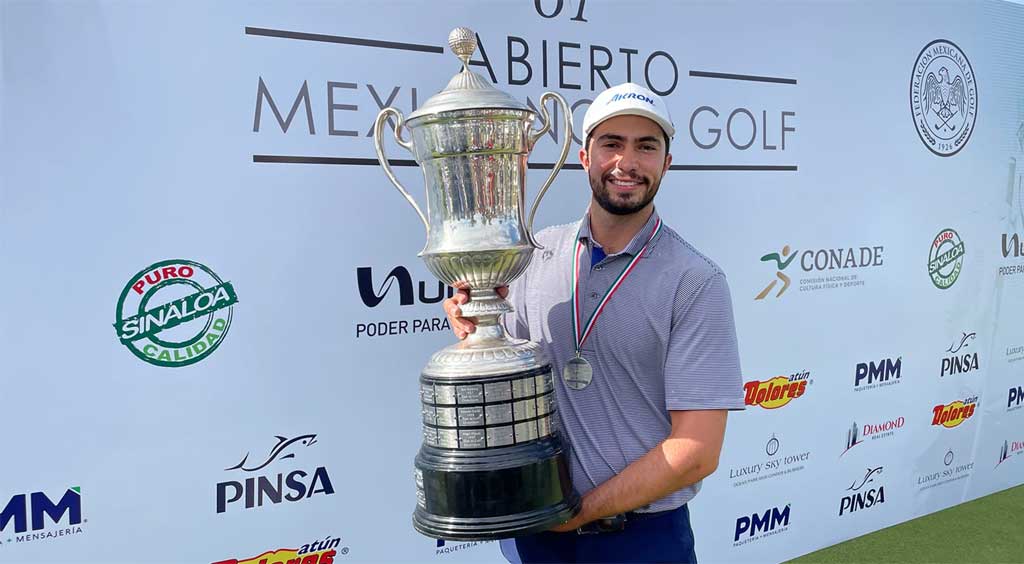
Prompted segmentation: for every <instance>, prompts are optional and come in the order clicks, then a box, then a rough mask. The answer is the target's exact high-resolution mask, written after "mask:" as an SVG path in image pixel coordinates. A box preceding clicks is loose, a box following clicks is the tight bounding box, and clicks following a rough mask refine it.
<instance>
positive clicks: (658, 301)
mask: <svg viewBox="0 0 1024 564" xmlns="http://www.w3.org/2000/svg"><path fill="white" fill-rule="evenodd" d="M657 219H658V215H657V212H655V213H654V214H652V215H651V219H650V220H649V221H648V222H647V224H646V225H644V227H643V229H641V230H640V232H639V233H637V235H636V236H635V237H634V238H633V240H632V241H631V242H630V243H629V245H628V246H626V248H625V249H623V250H622V252H619V253H615V254H612V255H608V256H606V257H605V258H604V259H602V260H601V261H600V262H598V263H597V264H596V265H591V257H590V252H591V250H592V248H593V245H595V244H596V243H595V242H593V241H592V240H591V238H590V218H589V215H586V216H584V217H583V219H582V220H581V221H577V222H575V223H571V224H568V225H559V226H555V227H549V228H547V229H544V230H543V231H541V232H540V233H539V234H538V235H537V239H538V242H539V243H540V244H541V245H543V246H544V248H543V249H540V250H537V251H536V252H535V253H534V255H533V261H532V262H531V263H530V266H529V268H528V269H527V270H526V272H525V273H524V274H523V275H522V276H520V277H519V278H518V279H516V280H515V281H514V282H513V283H512V285H511V287H510V293H509V300H510V301H511V303H512V305H513V307H515V310H516V311H515V312H514V313H511V314H509V315H508V316H507V317H506V319H505V325H506V327H507V328H508V330H509V332H510V333H512V334H513V335H514V336H516V337H519V338H522V339H530V340H533V341H535V342H537V343H540V345H541V346H542V347H543V348H544V352H545V353H546V354H547V356H548V359H549V360H550V361H551V363H552V365H553V366H552V368H553V370H554V381H555V390H556V391H555V395H556V397H557V398H558V425H559V426H560V428H561V430H562V436H563V438H565V439H566V440H567V441H568V443H569V446H570V448H571V451H572V454H571V472H572V480H573V485H575V487H576V489H577V490H578V491H579V492H580V493H581V494H583V493H586V492H588V491H590V490H591V489H593V488H594V487H596V486H598V485H599V484H601V483H603V482H605V481H607V480H608V479H610V478H611V477H612V476H614V475H615V474H617V473H619V472H621V471H622V470H623V469H625V468H626V466H628V465H629V464H630V463H631V462H633V461H634V460H637V459H638V458H640V457H642V456H643V455H644V454H646V453H647V452H648V451H649V450H651V449H652V448H654V447H655V446H657V445H658V443H660V442H661V441H662V440H664V439H665V438H666V437H668V435H669V432H670V431H671V428H672V424H671V418H670V416H669V411H672V410H695V409H743V407H744V404H743V382H742V377H741V374H740V362H739V352H738V350H737V346H736V329H735V326H734V323H733V314H732V302H731V299H730V297H729V287H728V285H727V284H726V281H725V274H724V273H723V272H722V271H721V269H719V268H718V266H717V265H716V264H715V263H713V262H711V260H710V259H708V258H707V257H705V256H704V255H702V254H700V253H699V252H697V250H696V249H694V248H693V247H691V246H690V244H689V243H687V242H686V241H685V240H683V238H682V237H680V236H679V235H678V234H677V233H676V232H675V231H673V230H672V229H670V228H668V227H667V226H662V228H661V231H660V232H659V233H658V235H657V236H655V238H654V239H653V240H651V243H650V246H649V247H648V249H647V252H646V253H645V254H644V256H643V257H642V258H640V260H639V261H637V264H636V266H635V267H634V269H633V271H632V273H631V274H630V275H629V277H628V278H627V279H626V280H625V282H624V283H623V284H622V286H620V287H619V289H618V291H616V293H615V294H614V295H613V296H612V298H611V300H610V301H609V302H608V304H607V305H606V306H605V309H604V312H603V313H602V314H601V316H600V317H599V318H598V320H597V321H596V323H595V325H594V329H593V331H592V332H591V334H590V337H589V338H588V339H587V341H586V343H584V345H583V357H584V358H586V359H587V361H588V362H589V363H590V364H591V365H592V366H593V369H594V377H593V381H592V382H591V383H590V384H589V385H588V386H587V387H585V388H583V389H581V390H574V389H572V388H570V387H568V386H567V385H566V384H565V382H564V381H563V380H562V369H563V367H564V366H565V363H566V362H567V361H568V360H569V359H570V358H572V357H574V356H575V355H576V347H575V342H574V338H573V332H572V305H571V299H572V289H571V282H570V281H571V278H572V258H573V252H574V251H575V242H576V234H577V231H578V232H579V236H580V239H581V240H582V241H583V242H584V243H585V244H586V251H585V252H584V253H583V257H582V259H581V268H580V270H581V272H580V293H581V296H580V302H581V306H580V307H581V312H580V313H581V318H582V319H583V322H584V323H585V322H586V320H587V319H589V317H590V314H591V313H592V312H593V311H594V309H595V308H596V307H597V305H598V302H600V300H601V298H602V297H604V295H605V293H606V292H607V290H608V288H609V287H610V286H611V285H612V283H613V282H614V281H615V279H616V278H617V277H618V275H619V274H620V273H621V272H622V270H623V268H625V267H626V265H627V264H628V263H629V261H630V260H631V259H632V258H633V257H634V256H635V255H636V254H637V253H638V252H639V251H640V249H641V248H642V247H643V246H644V243H646V242H647V240H648V238H649V237H650V235H651V233H653V232H654V227H655V222H656V220H657ZM699 489H700V484H699V483H697V484H694V485H693V486H689V487H686V488H683V489H682V490H679V491H677V492H675V493H673V494H670V495H668V496H666V497H664V498H662V499H660V500H657V501H655V502H654V503H652V504H650V505H649V506H647V507H645V508H641V510H642V511H663V510H666V509H673V508H676V507H679V506H680V505H682V504H684V503H686V502H688V501H689V500H690V499H693V497H694V496H695V495H696V494H697V491H698V490H699Z"/></svg>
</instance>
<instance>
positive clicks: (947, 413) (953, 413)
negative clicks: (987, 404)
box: [932, 396, 978, 429]
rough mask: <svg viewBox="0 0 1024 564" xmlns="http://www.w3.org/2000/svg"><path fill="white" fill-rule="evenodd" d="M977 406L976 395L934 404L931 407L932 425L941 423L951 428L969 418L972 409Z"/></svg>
mask: <svg viewBox="0 0 1024 564" xmlns="http://www.w3.org/2000/svg"><path fill="white" fill-rule="evenodd" d="M977 406H978V397H977V396H974V397H969V398H967V399H964V400H956V401H954V402H953V403H949V404H946V405H942V404H939V405H936V406H935V407H933V408H932V425H942V426H943V427H946V428H948V429H952V428H953V427H956V426H957V425H959V424H961V423H963V422H964V421H967V420H968V419H970V418H971V416H972V415H974V410H975V408H976V407H977Z"/></svg>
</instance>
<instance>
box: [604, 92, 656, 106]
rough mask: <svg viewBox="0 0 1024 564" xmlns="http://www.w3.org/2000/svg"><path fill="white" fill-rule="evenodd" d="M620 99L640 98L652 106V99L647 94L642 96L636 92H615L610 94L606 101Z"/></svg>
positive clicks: (610, 101)
mask: <svg viewBox="0 0 1024 564" xmlns="http://www.w3.org/2000/svg"><path fill="white" fill-rule="evenodd" d="M621 100H640V101H641V102H647V103H648V104H650V105H652V106H653V105H654V100H652V99H650V98H648V97H647V96H644V95H643V94H637V93H636V92H629V93H627V94H616V95H614V96H612V99H611V100H608V103H609V104H611V103H612V102H618V101H621Z"/></svg>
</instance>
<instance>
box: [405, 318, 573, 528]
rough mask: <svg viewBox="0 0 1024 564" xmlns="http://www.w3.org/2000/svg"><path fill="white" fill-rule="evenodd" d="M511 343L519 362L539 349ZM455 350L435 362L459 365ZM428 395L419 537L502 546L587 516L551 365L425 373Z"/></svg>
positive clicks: (420, 458) (419, 468)
mask: <svg viewBox="0 0 1024 564" xmlns="http://www.w3.org/2000/svg"><path fill="white" fill-rule="evenodd" d="M498 329H500V327H499V328H498ZM461 344H462V345H466V343H461ZM505 344H506V347H507V348H510V349H518V353H519V354H512V353H511V351H508V352H509V356H513V357H516V356H520V357H521V356H524V355H525V356H530V357H532V358H536V357H533V354H534V353H536V352H539V351H538V350H537V349H536V345H535V344H534V343H530V342H528V341H507V342H506V343H505ZM468 345H470V346H469V347H466V348H470V349H471V348H473V347H472V343H469V344H468ZM458 346H459V345H456V347H458ZM491 350H492V351H493V350H494V349H491ZM445 352H446V351H439V352H438V353H437V355H435V360H437V358H438V357H441V358H450V357H446V355H445ZM449 354H450V351H449ZM498 356H504V355H502V354H500V352H499V354H498ZM520 360H522V359H520ZM420 390H421V400H422V409H423V435H424V444H423V446H422V447H421V448H420V452H419V454H418V455H417V456H416V498H417V500H416V501H417V503H416V511H415V513H414V515H413V525H414V526H415V528H416V530H418V531H419V532H421V533H423V534H425V535H427V536H430V537H434V538H443V539H450V540H492V539H500V538H510V537H515V536H522V535H527V534H532V533H536V532H541V531H545V530H547V529H550V528H551V527H553V526H555V525H558V524H559V523H563V522H565V521H567V520H569V519H570V518H572V517H573V516H574V515H576V513H578V512H579V510H580V496H579V494H577V493H576V491H575V490H574V489H573V487H572V484H571V482H570V480H569V465H568V460H567V453H566V452H565V451H564V449H563V447H562V441H561V439H560V437H559V434H558V433H557V429H556V428H555V424H554V420H553V418H554V413H555V398H554V385H553V383H552V381H551V365H550V364H547V363H545V364H544V365H543V366H540V367H539V368H531V369H527V370H521V371H519V372H514V373H511V374H495V375H488V376H480V377H466V376H461V377H457V378H452V377H450V376H449V377H444V376H440V377H439V376H431V375H428V374H427V373H426V371H425V372H424V375H422V376H421V377H420Z"/></svg>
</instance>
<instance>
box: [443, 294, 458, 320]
mask: <svg viewBox="0 0 1024 564" xmlns="http://www.w3.org/2000/svg"><path fill="white" fill-rule="evenodd" d="M444 312H445V313H447V314H448V317H451V318H455V317H462V308H460V307H459V306H458V304H457V303H456V301H455V299H454V298H451V299H447V300H445V301H444Z"/></svg>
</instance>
